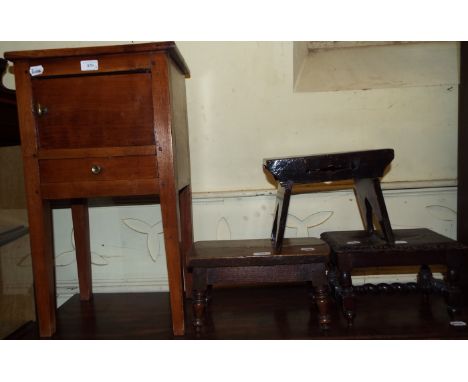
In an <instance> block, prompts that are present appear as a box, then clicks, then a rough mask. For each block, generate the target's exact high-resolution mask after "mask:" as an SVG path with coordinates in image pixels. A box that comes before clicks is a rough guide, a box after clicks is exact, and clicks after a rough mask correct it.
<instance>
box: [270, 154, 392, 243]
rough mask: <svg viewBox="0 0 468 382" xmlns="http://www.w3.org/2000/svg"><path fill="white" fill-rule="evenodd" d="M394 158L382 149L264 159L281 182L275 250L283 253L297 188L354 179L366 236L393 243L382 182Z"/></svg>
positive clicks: (278, 197) (276, 211)
mask: <svg viewBox="0 0 468 382" xmlns="http://www.w3.org/2000/svg"><path fill="white" fill-rule="evenodd" d="M393 157H394V152H393V150H392V149H381V150H368V151H353V152H345V153H334V154H322V155H309V156H296V157H287V158H275V159H264V160H263V166H264V169H265V170H266V171H267V172H268V173H270V174H271V175H272V176H273V177H274V179H275V180H276V181H277V182H278V191H277V198H276V210H275V218H274V221H273V229H272V235H271V239H272V241H273V243H274V245H275V247H276V249H277V250H278V251H279V250H281V246H282V241H283V237H284V230H285V227H286V220H287V216H288V208H289V199H290V195H291V192H292V190H293V186H294V185H296V184H314V183H320V182H327V181H344V180H351V179H352V180H354V191H355V193H356V201H357V203H358V207H359V210H360V212H361V215H362V219H363V222H364V227H365V228H366V231H367V234H368V235H372V236H374V235H375V236H378V235H379V234H381V235H382V236H383V237H384V239H385V240H386V241H387V242H389V243H393V240H394V237H393V232H392V226H391V224H390V219H389V217H388V213H387V208H386V206H385V200H384V197H383V194H382V189H381V187H380V180H379V177H382V176H383V175H384V171H385V169H386V168H387V167H388V165H389V164H390V162H391V161H392V160H393ZM374 221H375V222H377V224H375V223H374Z"/></svg>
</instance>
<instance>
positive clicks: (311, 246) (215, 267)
mask: <svg viewBox="0 0 468 382" xmlns="http://www.w3.org/2000/svg"><path fill="white" fill-rule="evenodd" d="M328 255H329V248H328V246H327V245H326V243H324V242H323V241H321V240H319V239H316V238H301V239H287V240H286V241H285V243H284V247H283V249H282V251H281V252H280V253H278V252H277V251H276V249H275V246H274V244H273V243H272V242H271V241H270V240H268V239H266V240H264V239H255V240H218V241H203V242H195V243H194V244H193V247H192V251H191V252H190V254H189V256H188V259H187V267H188V269H189V271H191V272H192V278H193V309H192V310H193V314H194V319H193V325H194V326H195V327H196V328H197V329H198V330H201V328H202V327H203V326H204V322H205V317H204V312H205V311H206V307H205V305H206V303H207V302H206V290H207V287H208V286H209V285H243V284H244V285H245V284H259V283H287V282H309V283H312V285H313V287H314V301H315V302H316V303H317V304H318V307H319V320H318V321H319V323H320V325H321V326H322V328H323V329H327V328H328V324H329V323H330V316H329V312H328V308H329V294H328V285H327V284H328V281H327V277H326V269H325V268H326V264H327V263H328V261H329V257H328Z"/></svg>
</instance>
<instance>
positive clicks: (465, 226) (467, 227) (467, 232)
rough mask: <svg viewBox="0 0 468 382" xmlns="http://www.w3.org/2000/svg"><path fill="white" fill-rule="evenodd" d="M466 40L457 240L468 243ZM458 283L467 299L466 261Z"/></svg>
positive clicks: (462, 63)
mask: <svg viewBox="0 0 468 382" xmlns="http://www.w3.org/2000/svg"><path fill="white" fill-rule="evenodd" d="M467 147H468V42H466V41H461V42H460V85H459V88H458V193H457V240H459V241H460V242H462V243H463V244H467V245H468V150H467V149H466V148H467ZM460 284H461V285H462V288H463V290H464V295H465V297H466V299H467V301H468V261H466V262H465V263H464V264H463V267H462V270H461V273H460Z"/></svg>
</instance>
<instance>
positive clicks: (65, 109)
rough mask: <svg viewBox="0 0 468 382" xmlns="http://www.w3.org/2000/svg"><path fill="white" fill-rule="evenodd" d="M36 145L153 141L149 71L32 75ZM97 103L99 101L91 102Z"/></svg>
mask: <svg viewBox="0 0 468 382" xmlns="http://www.w3.org/2000/svg"><path fill="white" fill-rule="evenodd" d="M32 83H33V96H34V101H33V102H34V106H35V107H36V108H37V107H38V106H37V105H41V107H42V108H43V109H45V108H46V109H47V112H46V113H45V111H44V114H43V115H41V116H40V115H38V112H37V111H36V120H37V129H38V133H39V147H40V148H41V149H57V148H59V149H60V148H64V147H66V148H70V149H71V148H85V147H103V146H111V147H115V146H120V147H122V146H123V147H125V146H141V145H143V146H144V145H154V143H155V137H154V130H153V110H152V102H151V97H152V95H151V74H150V73H131V74H113V73H109V74H108V75H91V74H89V75H86V76H80V77H70V76H64V77H60V78H51V79H44V78H40V77H38V78H34V79H33V80H32ZM96 105H100V106H99V107H96Z"/></svg>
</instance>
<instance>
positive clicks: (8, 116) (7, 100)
mask: <svg viewBox="0 0 468 382" xmlns="http://www.w3.org/2000/svg"><path fill="white" fill-rule="evenodd" d="M7 65H8V63H7V61H5V60H4V59H3V58H0V115H1V120H0V147H1V146H17V145H19V144H20V134H19V126H18V111H17V107H16V94H15V91H14V90H11V89H7V88H6V87H5V86H4V85H3V75H4V74H5V73H6V70H7Z"/></svg>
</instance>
